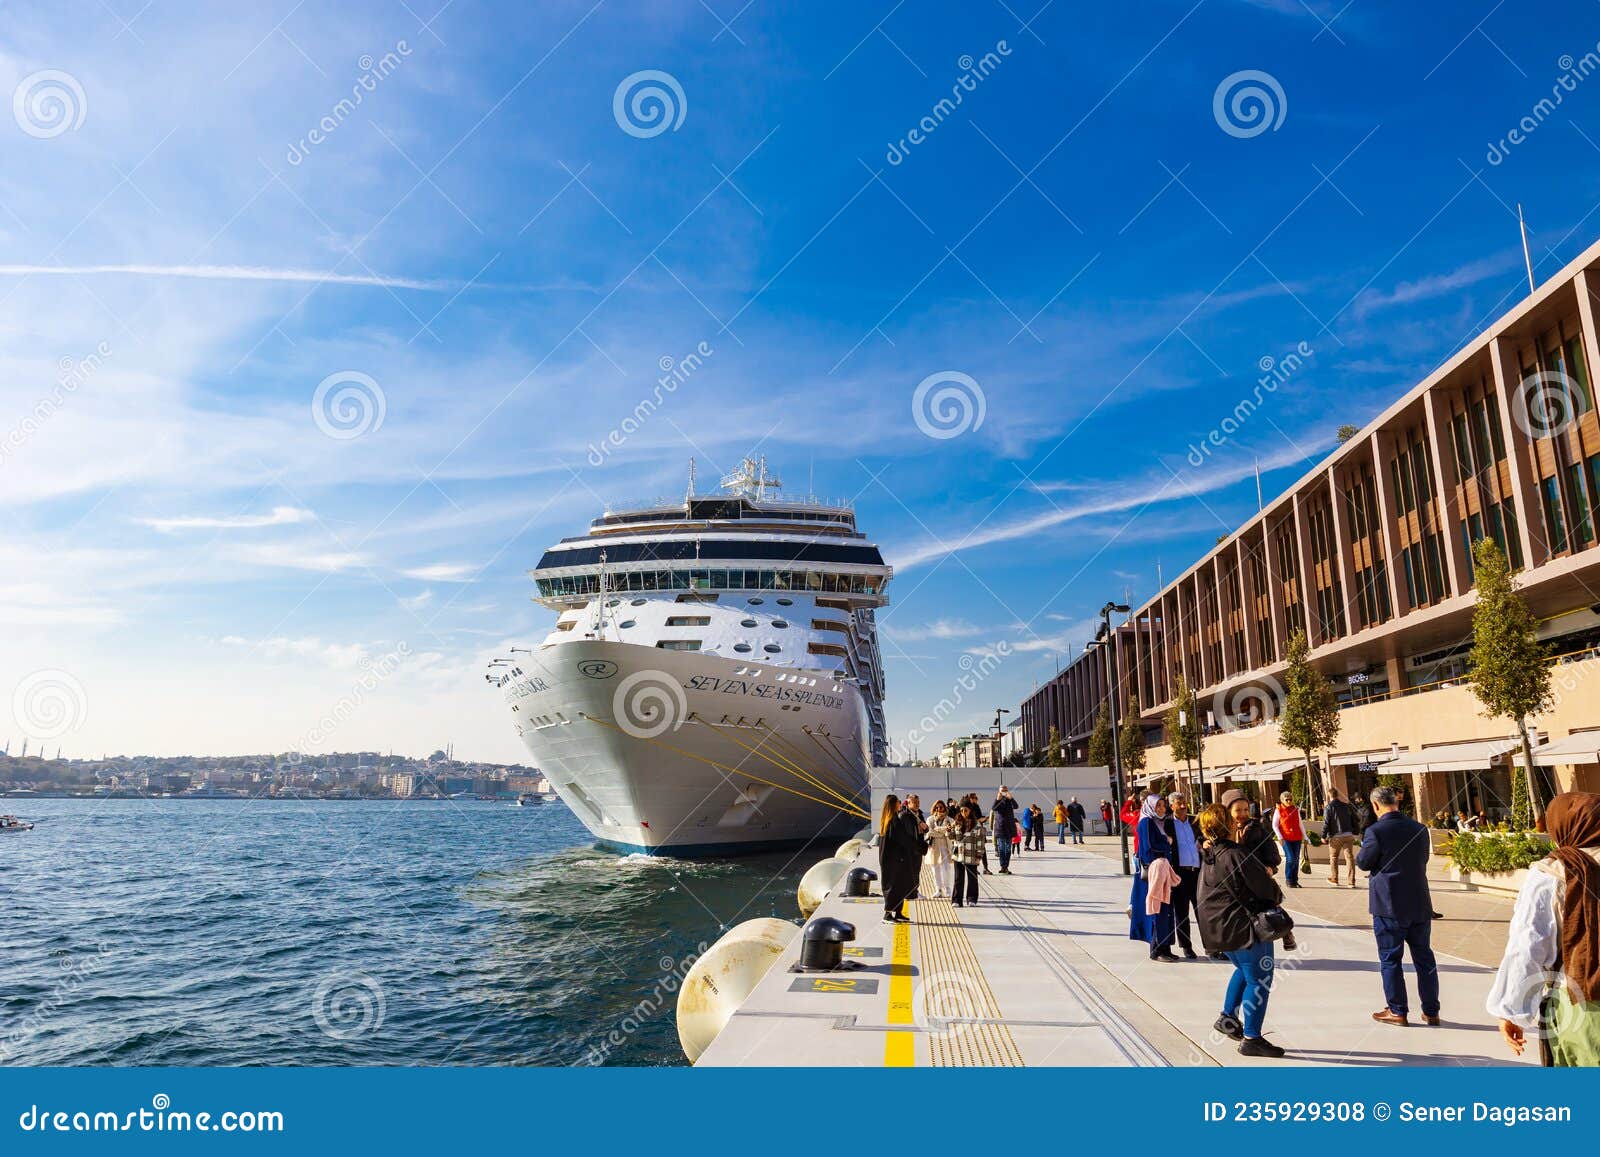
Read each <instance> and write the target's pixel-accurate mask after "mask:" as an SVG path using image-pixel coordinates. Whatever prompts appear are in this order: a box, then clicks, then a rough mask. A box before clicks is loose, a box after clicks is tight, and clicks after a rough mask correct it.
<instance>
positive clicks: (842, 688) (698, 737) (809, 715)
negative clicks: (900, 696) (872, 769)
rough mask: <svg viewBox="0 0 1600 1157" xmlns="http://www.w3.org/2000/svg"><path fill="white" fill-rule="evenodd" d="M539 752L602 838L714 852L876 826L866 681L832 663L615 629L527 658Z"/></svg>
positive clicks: (533, 748)
mask: <svg viewBox="0 0 1600 1157" xmlns="http://www.w3.org/2000/svg"><path fill="white" fill-rule="evenodd" d="M516 668H517V670H516V672H515V673H514V674H513V675H512V676H511V677H510V678H509V679H507V680H506V682H505V683H504V684H503V687H502V690H503V692H504V694H505V697H506V702H507V704H508V705H509V706H510V707H511V709H512V712H513V714H512V718H513V720H514V721H515V722H516V726H517V730H518V733H519V734H520V735H521V737H522V740H523V743H524V744H525V745H526V747H527V749H528V753H529V755H530V756H531V757H532V758H533V761H534V762H535V763H536V764H537V765H538V766H539V768H540V770H541V771H542V772H543V773H544V775H545V776H546V777H548V779H549V780H550V783H551V786H552V787H553V788H554V789H555V791H556V792H557V793H558V794H559V795H560V797H561V799H562V800H563V802H565V803H566V804H567V806H568V807H569V808H571V809H572V811H573V813H574V814H575V815H577V816H578V818H579V819H580V820H582V822H583V823H584V825H585V826H586V827H588V829H589V830H590V831H591V832H593V833H594V835H595V838H596V839H597V840H599V841H600V842H601V843H603V844H606V845H608V846H611V847H615V848H619V849H623V850H627V851H633V852H644V853H648V854H658V855H673V856H708V855H732V854H740V853H748V852H755V851H762V850H769V849H776V848H781V847H785V846H796V845H799V844H802V843H805V842H808V841H811V840H815V839H822V838H827V839H833V838H839V839H844V838H848V837H849V836H851V835H853V834H855V833H856V832H858V831H860V830H861V829H862V828H863V827H865V826H866V823H867V821H866V819H865V817H864V813H863V812H861V811H860V810H855V809H864V808H865V807H866V806H867V801H868V794H867V764H868V751H869V738H868V720H867V714H866V707H865V704H864V702H863V699H862V696H861V693H860V691H859V689H858V688H857V687H856V686H855V684H854V683H851V682H841V681H837V680H836V679H835V678H834V676H833V675H832V674H830V673H825V672H821V671H806V670H798V669H795V668H792V667H783V666H772V665H768V664H761V663H752V662H749V661H741V660H739V659H735V658H728V657H724V656H720V655H714V654H705V653H698V652H688V651H672V650H663V649H659V648H656V647H652V646H641V645H638V644H632V643H620V642H609V641H602V640H592V641H591V640H572V641H563V642H562V643H560V644H559V645H556V646H547V647H544V648H542V649H541V650H539V651H538V652H536V653H534V654H532V655H527V656H522V657H519V658H518V659H517V662H516Z"/></svg>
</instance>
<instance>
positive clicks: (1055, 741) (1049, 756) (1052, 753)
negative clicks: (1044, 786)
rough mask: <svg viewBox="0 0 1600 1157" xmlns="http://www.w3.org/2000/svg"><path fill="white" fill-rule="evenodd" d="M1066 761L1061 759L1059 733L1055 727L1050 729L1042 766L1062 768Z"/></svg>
mask: <svg viewBox="0 0 1600 1157" xmlns="http://www.w3.org/2000/svg"><path fill="white" fill-rule="evenodd" d="M1065 764H1066V760H1064V759H1062V758H1061V732H1060V731H1059V730H1057V729H1056V728H1055V727H1053V726H1052V727H1051V728H1050V739H1049V742H1047V743H1046V744H1045V749H1044V765H1045V766H1046V767H1063V766H1065Z"/></svg>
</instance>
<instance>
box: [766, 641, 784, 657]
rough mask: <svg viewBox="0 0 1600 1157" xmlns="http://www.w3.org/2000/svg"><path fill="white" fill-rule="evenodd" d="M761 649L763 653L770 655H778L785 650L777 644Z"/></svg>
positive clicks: (770, 644)
mask: <svg viewBox="0 0 1600 1157" xmlns="http://www.w3.org/2000/svg"><path fill="white" fill-rule="evenodd" d="M761 649H762V650H763V651H765V652H766V653H767V654H769V655H776V654H777V653H778V652H779V651H781V650H783V648H782V647H780V646H778V644H776V643H768V644H767V645H766V646H765V647H762V648H761Z"/></svg>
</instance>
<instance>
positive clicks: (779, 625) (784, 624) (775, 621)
mask: <svg viewBox="0 0 1600 1157" xmlns="http://www.w3.org/2000/svg"><path fill="white" fill-rule="evenodd" d="M772 625H773V626H774V627H777V628H778V630H780V631H781V630H783V629H784V628H785V627H787V626H788V625H789V623H788V621H787V620H785V619H773V620H772Z"/></svg>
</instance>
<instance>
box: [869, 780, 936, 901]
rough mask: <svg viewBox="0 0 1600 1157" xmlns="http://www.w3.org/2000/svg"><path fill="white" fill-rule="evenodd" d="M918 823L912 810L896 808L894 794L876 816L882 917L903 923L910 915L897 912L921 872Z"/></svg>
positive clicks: (898, 804)
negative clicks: (881, 883)
mask: <svg viewBox="0 0 1600 1157" xmlns="http://www.w3.org/2000/svg"><path fill="white" fill-rule="evenodd" d="M926 848H927V845H926V844H925V843H924V842H923V839H922V823H921V821H920V820H918V819H917V816H916V813H915V812H912V811H908V810H904V809H902V808H901V807H900V800H899V798H898V797H897V796H892V795H891V796H887V797H886V798H885V799H884V801H883V812H882V814H880V815H879V816H878V867H879V868H880V869H881V872H882V876H883V918H884V921H885V922H886V923H890V924H905V923H909V922H910V920H911V917H909V916H907V915H906V914H905V913H904V912H902V911H901V909H902V908H903V907H905V902H906V900H907V899H908V898H910V896H911V893H912V892H915V891H916V890H917V878H918V877H919V876H921V875H922V853H923V852H924V851H925V850H926Z"/></svg>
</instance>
